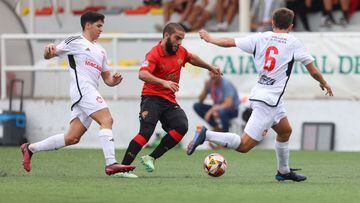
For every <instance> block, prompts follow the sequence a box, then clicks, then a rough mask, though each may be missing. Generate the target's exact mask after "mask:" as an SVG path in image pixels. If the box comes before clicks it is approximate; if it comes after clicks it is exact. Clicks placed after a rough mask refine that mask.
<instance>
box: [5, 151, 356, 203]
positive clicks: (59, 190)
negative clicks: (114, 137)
mask: <svg viewBox="0 0 360 203" xmlns="http://www.w3.org/2000/svg"><path fill="white" fill-rule="evenodd" d="M149 152H150V150H148V149H144V150H143V151H141V152H140V154H139V155H138V157H137V160H136V161H135V162H134V164H135V165H137V167H138V168H137V169H136V170H135V171H134V173H135V174H137V175H138V176H139V178H138V179H120V178H113V177H108V176H106V175H105V173H104V165H103V155H102V151H101V149H98V150H95V149H62V150H59V151H55V152H41V153H38V154H36V155H35V156H34V157H33V161H32V171H31V173H29V174H27V173H25V172H24V171H23V169H22V165H21V153H20V150H19V149H18V148H14V147H0V174H1V176H0V202H1V203H3V202H6V203H8V202H24V203H32V202H34V203H35V202H36V203H41V202H52V203H55V202H59V203H66V202H124V203H131V202H144V203H145V202H150V203H152V202H154V203H155V202H156V203H159V202H170V203H171V202H179V203H180V202H181V203H186V202H206V203H209V202H266V203H270V202H303V203H305V202H321V203H328V202H337V203H338V202H342V203H348V202H360V174H359V172H360V153H358V152H357V153H345V152H342V153H341V152H304V151H293V152H291V154H290V157H291V160H290V165H291V166H292V167H295V168H296V167H299V168H302V169H303V170H302V171H301V173H303V174H304V175H306V176H308V180H307V181H306V182H301V183H296V182H277V181H276V180H275V179H274V175H275V172H276V157H275V152H274V151H273V150H253V151H251V152H250V153H248V154H240V153H237V152H234V151H231V150H220V151H218V153H220V154H222V155H224V156H225V158H226V159H227V161H228V169H227V171H226V173H225V174H224V175H223V176H221V177H219V178H214V177H210V176H208V175H207V174H205V172H204V171H203V169H202V163H203V160H204V158H205V156H206V155H208V154H210V153H212V152H213V151H196V152H195V153H194V154H193V155H192V156H187V155H186V154H185V151H184V150H181V149H174V150H171V151H169V152H168V153H167V154H165V155H164V156H163V157H162V158H160V159H159V160H157V161H156V162H155V164H156V165H155V166H156V169H155V171H154V172H153V173H147V172H146V171H145V169H144V168H143V167H142V165H141V164H140V162H139V160H138V159H139V157H140V156H142V155H145V154H148V153H149ZM123 154H124V151H120V150H118V151H117V157H118V159H119V160H121V159H122V156H123ZM5 173H6V175H5Z"/></svg>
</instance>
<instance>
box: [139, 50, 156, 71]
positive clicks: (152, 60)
mask: <svg viewBox="0 0 360 203" xmlns="http://www.w3.org/2000/svg"><path fill="white" fill-rule="evenodd" d="M157 62H158V59H157V57H156V56H154V55H153V54H152V53H151V52H149V53H147V54H146V57H145V60H144V61H143V63H142V64H141V67H140V71H142V70H147V71H149V73H152V72H154V70H155V68H156V64H157Z"/></svg>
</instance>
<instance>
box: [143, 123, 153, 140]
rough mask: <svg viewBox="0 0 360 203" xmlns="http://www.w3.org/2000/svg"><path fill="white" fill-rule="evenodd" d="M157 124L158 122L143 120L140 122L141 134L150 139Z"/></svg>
mask: <svg viewBox="0 0 360 203" xmlns="http://www.w3.org/2000/svg"><path fill="white" fill-rule="evenodd" d="M155 126H156V124H152V123H146V122H142V123H141V124H140V131H139V134H141V135H142V136H144V137H145V138H146V139H147V140H149V139H150V137H151V135H152V134H153V132H154V130H155Z"/></svg>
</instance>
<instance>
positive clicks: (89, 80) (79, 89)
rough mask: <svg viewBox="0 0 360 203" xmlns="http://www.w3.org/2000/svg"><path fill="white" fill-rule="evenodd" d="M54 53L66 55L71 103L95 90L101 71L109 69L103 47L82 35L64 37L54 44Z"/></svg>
mask: <svg viewBox="0 0 360 203" xmlns="http://www.w3.org/2000/svg"><path fill="white" fill-rule="evenodd" d="M56 54H57V55H58V56H61V55H65V54H66V55H68V60H69V66H70V67H69V71H70V74H71V83H70V97H71V101H72V103H73V105H74V104H75V103H77V102H79V101H80V99H81V97H82V96H84V95H86V94H88V93H89V92H92V91H94V90H96V91H97V90H98V86H99V77H100V76H101V73H102V72H105V71H109V66H108V65H107V56H106V51H105V49H104V48H103V47H102V46H101V45H99V44H98V43H96V42H90V41H89V40H87V39H86V38H85V37H83V36H74V37H69V38H67V39H65V40H64V41H62V42H61V43H60V44H58V45H57V46H56Z"/></svg>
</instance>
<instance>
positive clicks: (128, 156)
mask: <svg viewBox="0 0 360 203" xmlns="http://www.w3.org/2000/svg"><path fill="white" fill-rule="evenodd" d="M141 149H142V146H141V145H140V144H139V143H137V142H136V141H134V140H131V142H130V144H129V146H128V148H127V150H126V152H125V155H124V158H123V160H122V162H121V164H123V165H130V164H131V163H132V162H133V161H134V159H135V157H136V155H137V154H138V153H139V152H140V150H141Z"/></svg>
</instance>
